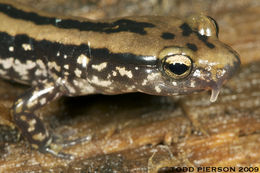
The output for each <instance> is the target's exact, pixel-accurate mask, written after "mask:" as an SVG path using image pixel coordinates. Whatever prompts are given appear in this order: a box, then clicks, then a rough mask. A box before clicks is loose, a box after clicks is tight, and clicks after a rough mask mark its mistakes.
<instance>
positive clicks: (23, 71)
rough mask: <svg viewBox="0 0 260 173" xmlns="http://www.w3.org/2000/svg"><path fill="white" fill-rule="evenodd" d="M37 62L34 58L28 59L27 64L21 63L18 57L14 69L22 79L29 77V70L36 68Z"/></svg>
mask: <svg viewBox="0 0 260 173" xmlns="http://www.w3.org/2000/svg"><path fill="white" fill-rule="evenodd" d="M35 66H36V63H35V62H33V61H32V60H27V61H26V63H25V64H23V63H21V62H20V61H19V60H18V59H16V60H15V61H14V63H13V65H12V67H13V69H14V71H16V72H17V73H18V74H19V75H20V76H21V77H22V79H27V78H28V76H26V75H28V73H29V70H30V69H32V68H34V67H35Z"/></svg>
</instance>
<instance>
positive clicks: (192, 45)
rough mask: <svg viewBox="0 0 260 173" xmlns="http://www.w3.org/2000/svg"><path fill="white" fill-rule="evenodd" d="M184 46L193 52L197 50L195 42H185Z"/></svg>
mask: <svg viewBox="0 0 260 173" xmlns="http://www.w3.org/2000/svg"><path fill="white" fill-rule="evenodd" d="M186 46H187V47H188V48H189V49H191V50H192V51H194V52H196V51H197V50H198V47H197V46H196V45H195V44H192V43H187V44H186Z"/></svg>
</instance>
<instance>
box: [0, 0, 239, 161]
mask: <svg viewBox="0 0 260 173" xmlns="http://www.w3.org/2000/svg"><path fill="white" fill-rule="evenodd" d="M0 21H1V25H0V76H1V77H2V78H5V79H10V80H13V81H17V82H20V83H24V84H28V85H32V88H31V89H29V90H28V91H26V92H25V93H24V94H23V95H21V96H20V97H19V98H18V99H17V100H16V101H15V103H14V106H13V109H12V116H13V120H14V122H15V124H16V125H17V127H19V129H20V130H21V132H22V135H23V136H24V137H25V138H26V139H27V140H28V141H29V142H30V143H31V144H32V146H33V147H34V148H37V149H39V150H40V151H47V152H50V153H52V154H55V155H57V156H60V157H66V155H65V154H61V153H59V151H56V149H55V147H56V146H55V145H54V144H53V143H52V141H51V139H52V138H51V135H50V134H49V133H48V130H47V129H46V128H45V126H44V125H43V123H42V121H41V120H40V119H39V118H38V117H37V116H36V115H35V114H34V111H35V110H37V109H38V108H40V107H42V106H44V105H46V104H48V103H49V102H51V101H52V100H54V99H56V98H58V97H60V96H77V95H86V94H95V93H102V94H119V93H127V92H143V93H147V94H152V95H168V96H172V95H177V94H186V93H191V92H196V91H201V90H212V97H211V100H212V101H214V100H215V99H216V98H217V95H218V92H219V89H220V87H221V86H222V84H223V83H224V82H225V81H226V80H227V79H229V78H230V77H231V76H232V74H233V73H234V72H235V70H236V69H237V68H238V67H239V64H240V60H239V56H238V54H237V53H236V52H235V51H234V50H233V49H232V48H230V47H229V46H227V45H225V44H224V43H222V42H220V41H219V40H218V38H217V34H218V28H217V24H216V23H215V21H214V20H213V19H212V18H210V17H207V16H203V15H193V16H190V17H188V18H186V19H183V20H181V19H179V18H176V17H159V16H145V17H127V18H122V19H111V20H110V21H91V20H87V19H82V18H74V17H71V18H68V17H62V16H54V15H51V14H45V13H43V12H36V11H34V10H32V9H29V8H27V7H24V6H22V5H19V4H15V3H12V2H7V1H5V0H0Z"/></svg>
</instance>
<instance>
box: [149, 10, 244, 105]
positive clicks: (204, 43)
mask: <svg viewBox="0 0 260 173" xmlns="http://www.w3.org/2000/svg"><path fill="white" fill-rule="evenodd" d="M180 28H181V32H182V33H181V34H182V37H181V40H180V39H179V42H182V43H183V42H184V44H182V45H181V44H179V45H181V46H179V45H177V46H176V45H173V46H168V47H165V48H164V49H162V50H161V51H160V52H159V53H158V55H157V59H158V61H157V67H158V69H159V73H157V75H154V76H156V77H154V78H152V80H150V81H149V79H148V78H147V80H148V81H149V82H148V83H149V85H150V86H153V87H155V92H157V94H158V95H176V94H186V93H191V92H197V91H202V90H211V91H212V95H211V98H210V100H211V101H212V102H214V101H215V100H216V99H217V96H218V93H219V91H220V88H221V86H222V85H223V83H225V82H226V81H227V80H228V79H229V78H230V77H231V76H232V75H233V74H234V72H235V71H236V70H237V69H238V67H239V65H240V59H239V55H238V54H237V53H236V52H235V51H234V50H233V49H232V48H231V47H229V46H227V45H225V44H224V43H222V42H220V41H219V40H218V28H217V24H216V22H215V21H214V20H213V19H212V18H210V17H206V16H203V15H195V16H191V17H189V18H188V19H187V20H186V22H185V23H183V24H182V25H181V26H180ZM176 39H178V38H177V37H176ZM176 39H175V42H176ZM177 42H178V40H177ZM183 45H184V46H183ZM151 73H154V74H155V71H153V72H152V71H151ZM150 76H151V74H150ZM144 92H145V91H144ZM148 93H149V92H148ZM153 94H154V93H153Z"/></svg>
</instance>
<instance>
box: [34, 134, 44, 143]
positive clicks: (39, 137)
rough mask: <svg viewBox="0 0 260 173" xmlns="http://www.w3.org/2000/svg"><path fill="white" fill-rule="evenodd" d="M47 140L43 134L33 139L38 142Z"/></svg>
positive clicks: (36, 135)
mask: <svg viewBox="0 0 260 173" xmlns="http://www.w3.org/2000/svg"><path fill="white" fill-rule="evenodd" d="M45 138H46V136H45V135H44V134H42V133H37V134H35V135H33V139H34V140H36V141H43V140H44V139H45Z"/></svg>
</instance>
